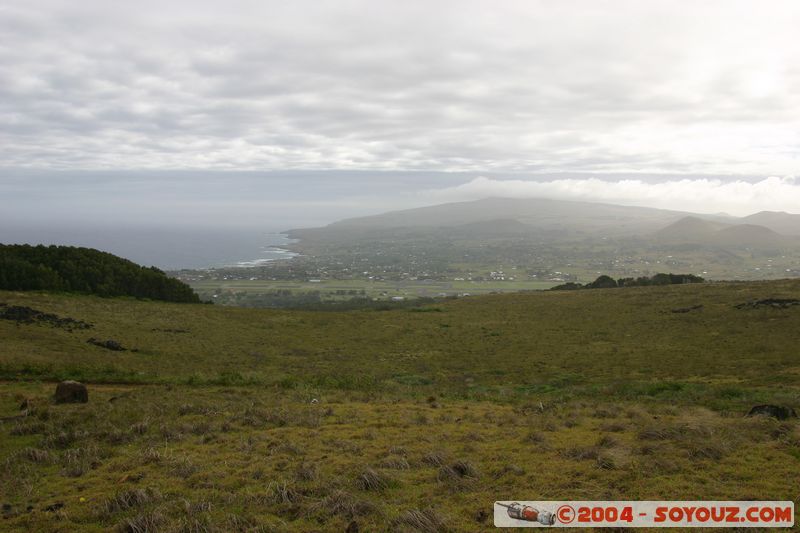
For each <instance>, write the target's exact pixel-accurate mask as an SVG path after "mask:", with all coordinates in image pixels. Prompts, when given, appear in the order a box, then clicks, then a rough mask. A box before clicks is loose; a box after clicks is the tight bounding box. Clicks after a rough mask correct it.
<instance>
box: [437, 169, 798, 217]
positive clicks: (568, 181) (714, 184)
mask: <svg viewBox="0 0 800 533" xmlns="http://www.w3.org/2000/svg"><path fill="white" fill-rule="evenodd" d="M653 178H654V177H653V176H650V179H646V178H630V177H627V178H625V177H623V178H616V179H608V178H606V179H603V178H601V177H570V178H562V179H543V180H541V181H532V180H519V179H505V180H501V179H492V178H487V177H478V178H475V179H473V180H471V181H469V182H467V183H464V184H461V185H457V186H454V187H447V188H442V189H434V190H429V191H427V192H425V193H423V194H422V196H423V197H424V198H426V199H427V200H428V201H431V202H452V201H466V200H478V199H481V198H489V197H503V198H552V199H557V200H580V201H589V202H600V203H610V204H621V205H636V206H646V207H656V208H661V209H672V210H677V211H689V212H695V213H721V212H723V213H728V214H730V215H735V216H746V215H750V214H753V213H755V212H758V211H788V212H795V213H796V212H797V211H798V206H800V180H798V179H797V178H795V177H774V176H773V177H769V178H764V179H758V180H750V181H748V180H744V179H736V180H730V179H728V180H723V179H718V178H698V177H694V178H680V177H678V178H676V177H672V178H669V177H668V178H666V179H664V178H661V179H660V180H659V181H654V180H653Z"/></svg>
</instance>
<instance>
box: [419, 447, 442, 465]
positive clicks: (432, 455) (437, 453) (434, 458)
mask: <svg viewBox="0 0 800 533" xmlns="http://www.w3.org/2000/svg"><path fill="white" fill-rule="evenodd" d="M446 461H447V454H446V453H444V452H443V451H441V450H434V451H430V452H428V453H426V454H425V455H424V456H423V457H422V462H423V463H425V464H426V465H429V466H442V465H444V463H445V462H446Z"/></svg>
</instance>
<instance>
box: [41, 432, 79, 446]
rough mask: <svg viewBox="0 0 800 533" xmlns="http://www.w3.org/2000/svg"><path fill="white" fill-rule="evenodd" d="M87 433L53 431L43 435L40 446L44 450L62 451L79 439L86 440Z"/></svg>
mask: <svg viewBox="0 0 800 533" xmlns="http://www.w3.org/2000/svg"><path fill="white" fill-rule="evenodd" d="M87 435H88V433H86V432H85V431H80V430H66V431H53V432H52V433H48V434H47V435H45V437H44V440H43V442H42V446H43V447H45V448H51V449H58V450H64V449H66V448H69V447H70V446H72V445H73V444H74V443H75V442H77V441H78V440H80V439H83V438H86V436H87Z"/></svg>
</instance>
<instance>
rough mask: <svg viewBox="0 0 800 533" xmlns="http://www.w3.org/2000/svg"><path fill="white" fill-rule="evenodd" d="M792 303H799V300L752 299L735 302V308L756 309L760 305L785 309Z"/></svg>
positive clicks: (792, 304)
mask: <svg viewBox="0 0 800 533" xmlns="http://www.w3.org/2000/svg"><path fill="white" fill-rule="evenodd" d="M794 305H800V300H797V299H795V298H765V299H763V300H753V301H752V302H744V303H741V304H737V305H735V306H734V307H736V309H758V308H760V307H772V308H775V309H786V308H787V307H792V306H794Z"/></svg>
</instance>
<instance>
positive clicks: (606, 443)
mask: <svg viewBox="0 0 800 533" xmlns="http://www.w3.org/2000/svg"><path fill="white" fill-rule="evenodd" d="M614 446H619V441H618V440H617V439H615V438H614V437H612V436H611V435H602V436H600V438H599V439H597V447H598V448H613V447H614Z"/></svg>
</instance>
